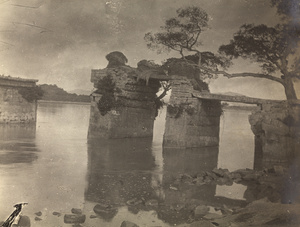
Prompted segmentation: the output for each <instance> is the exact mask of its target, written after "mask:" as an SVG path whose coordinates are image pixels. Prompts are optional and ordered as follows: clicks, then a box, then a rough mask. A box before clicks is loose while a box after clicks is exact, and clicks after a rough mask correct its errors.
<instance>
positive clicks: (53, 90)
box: [38, 84, 90, 102]
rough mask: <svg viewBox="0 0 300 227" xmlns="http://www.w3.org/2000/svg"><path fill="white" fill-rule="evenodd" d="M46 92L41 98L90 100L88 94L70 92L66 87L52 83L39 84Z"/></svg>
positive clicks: (67, 100) (70, 100) (74, 100)
mask: <svg viewBox="0 0 300 227" xmlns="http://www.w3.org/2000/svg"><path fill="white" fill-rule="evenodd" d="M38 86H39V87H40V88H41V89H42V90H43V92H44V95H43V97H42V99H41V100H47V101H66V102H90V97H89V96H88V95H77V94H70V93H68V92H66V91H65V90H64V89H62V88H59V87H57V86H56V85H52V84H50V85H49V84H42V85H38Z"/></svg>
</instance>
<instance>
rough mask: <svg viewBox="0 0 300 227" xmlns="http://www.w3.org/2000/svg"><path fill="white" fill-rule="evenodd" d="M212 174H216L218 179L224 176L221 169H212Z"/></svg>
mask: <svg viewBox="0 0 300 227" xmlns="http://www.w3.org/2000/svg"><path fill="white" fill-rule="evenodd" d="M212 172H213V173H214V174H216V175H217V176H218V177H223V176H224V171H223V170H222V169H217V168H214V169H213V170H212Z"/></svg>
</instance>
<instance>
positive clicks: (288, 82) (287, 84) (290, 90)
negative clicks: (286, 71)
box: [284, 75, 297, 100]
mask: <svg viewBox="0 0 300 227" xmlns="http://www.w3.org/2000/svg"><path fill="white" fill-rule="evenodd" d="M284 91H285V95H286V99H287V100H292V99H297V95H296V91H295V88H294V84H293V81H292V78H291V76H290V75H286V76H285V78H284Z"/></svg>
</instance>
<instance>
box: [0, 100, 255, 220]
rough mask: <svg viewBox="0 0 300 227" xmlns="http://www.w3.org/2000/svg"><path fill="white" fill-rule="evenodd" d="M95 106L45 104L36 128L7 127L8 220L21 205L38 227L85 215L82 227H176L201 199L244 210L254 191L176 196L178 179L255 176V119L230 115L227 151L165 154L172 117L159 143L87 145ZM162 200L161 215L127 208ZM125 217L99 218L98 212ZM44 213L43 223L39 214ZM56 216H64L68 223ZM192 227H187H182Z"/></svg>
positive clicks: (1, 209) (0, 193)
mask: <svg viewBox="0 0 300 227" xmlns="http://www.w3.org/2000/svg"><path fill="white" fill-rule="evenodd" d="M89 111H90V107H89V105H81V104H61V103H39V106H38V120H37V124H36V125H0V201H1V203H0V220H5V219H6V218H7V217H8V215H9V214H10V213H11V212H12V211H13V205H14V204H16V203H20V202H28V203H29V205H28V206H26V207H25V208H24V209H23V215H26V216H29V217H30V219H31V226H72V225H68V224H64V220H63V216H64V214H70V213H71V209H72V208H80V209H82V210H83V213H84V214H86V217H87V218H86V221H85V223H84V224H83V225H82V226H120V224H121V223H122V221H124V220H128V221H132V222H135V223H136V224H138V225H139V226H173V225H174V224H176V223H177V224H178V223H180V222H181V223H182V222H183V220H185V217H186V216H187V214H184V212H182V213H180V212H177V211H176V209H170V207H171V208H172V207H173V206H178V205H181V206H184V204H185V203H186V202H187V201H191V200H193V199H198V200H201V201H204V202H205V204H207V205H209V204H211V205H212V206H213V205H214V206H216V205H219V206H220V205H221V204H224V203H226V202H229V203H236V204H239V202H243V200H245V199H244V192H245V191H246V189H247V188H246V186H243V185H238V184H234V185H232V186H219V185H217V186H216V185H203V186H201V187H187V188H186V189H184V190H174V189H172V187H171V188H170V185H171V184H172V182H173V181H174V180H175V178H176V176H178V174H182V173H187V174H195V173H197V172H200V171H202V170H212V169H213V168H215V167H218V168H227V169H229V170H230V171H232V170H235V169H240V168H253V159H254V152H253V150H254V141H253V134H252V132H251V130H250V125H249V123H248V115H249V112H247V111H236V110H227V111H225V112H224V114H223V116H222V118H221V127H220V138H221V139H220V148H219V150H218V149H217V148H207V149H198V150H185V151H180V150H179V151H178V150H164V151H162V136H163V132H164V119H165V111H162V112H161V113H160V115H159V116H158V118H157V120H156V122H155V128H154V137H153V139H149V138H143V139H118V140H112V141H107V140H94V141H87V130H88V121H89ZM151 199H155V200H156V201H159V203H160V204H162V206H159V209H158V208H157V207H156V208H155V207H154V208H149V207H148V208H147V207H145V206H143V207H142V206H140V207H138V206H127V203H126V202H128V201H132V200H141V201H143V202H145V201H149V200H151ZM98 203H101V204H110V205H113V206H114V207H117V208H118V209H117V211H116V212H114V213H112V214H108V215H103V216H101V217H100V216H99V217H98V218H90V215H95V213H94V212H93V208H94V206H95V205H96V204H98ZM39 211H41V212H42V216H40V218H41V219H42V220H41V221H36V220H35V218H36V217H37V216H36V215H35V213H36V212H39ZM53 212H59V213H61V214H62V215H61V216H60V217H57V216H54V215H53ZM177 226H178V225H177ZM182 226H185V224H182Z"/></svg>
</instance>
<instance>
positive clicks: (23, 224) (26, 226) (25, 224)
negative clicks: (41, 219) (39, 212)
mask: <svg viewBox="0 0 300 227" xmlns="http://www.w3.org/2000/svg"><path fill="white" fill-rule="evenodd" d="M30 226H31V223H30V218H29V217H28V216H23V215H22V216H20V219H19V222H18V227H30Z"/></svg>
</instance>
